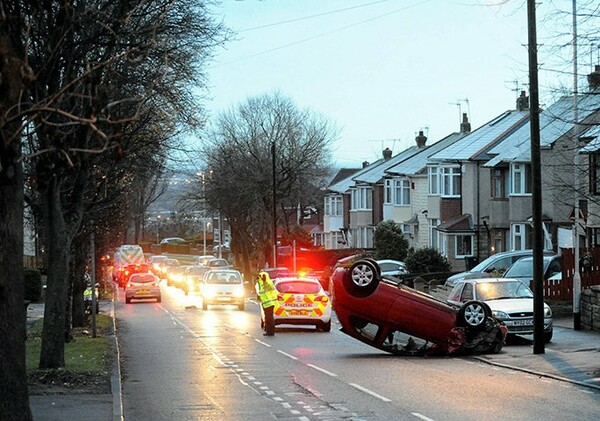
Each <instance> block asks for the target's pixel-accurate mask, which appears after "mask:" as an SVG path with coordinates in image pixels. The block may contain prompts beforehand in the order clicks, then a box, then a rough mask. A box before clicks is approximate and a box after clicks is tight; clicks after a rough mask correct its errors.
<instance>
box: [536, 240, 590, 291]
mask: <svg viewBox="0 0 600 421" xmlns="http://www.w3.org/2000/svg"><path fill="white" fill-rule="evenodd" d="M579 269H580V271H579V273H580V274H581V289H582V290H583V289H586V288H589V287H590V286H592V285H600V248H598V247H595V248H591V249H588V250H584V249H581V250H580V252H579ZM574 273H575V259H574V254H573V249H562V279H556V280H549V279H544V298H545V299H548V300H573V274H574Z"/></svg>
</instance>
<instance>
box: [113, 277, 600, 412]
mask: <svg viewBox="0 0 600 421" xmlns="http://www.w3.org/2000/svg"><path fill="white" fill-rule="evenodd" d="M120 295H121V297H120V301H119V302H118V303H116V316H117V328H118V336H119V341H120V345H121V359H122V373H123V406H124V414H125V420H302V421H306V420H436V421H441V420H461V421H468V420H473V421H481V420H544V421H553V420H556V421H564V420H597V419H598V414H599V413H600V393H598V392H595V391H592V390H588V389H586V388H582V387H579V386H576V385H572V384H569V383H564V382H560V381H556V380H552V379H547V378H538V377H536V376H533V375H530V374H527V373H523V372H519V371H513V370H509V369H504V368H497V367H494V366H491V365H487V364H484V363H481V362H479V361H477V360H475V359H474V358H470V357H461V358H450V357H435V358H433V357H398V356H392V355H389V354H386V353H383V352H381V351H379V350H377V349H374V348H370V347H369V346H367V345H364V344H362V343H360V342H358V341H356V340H354V339H352V338H350V337H348V336H346V335H344V334H342V333H341V332H339V331H338V329H339V325H338V324H337V323H335V320H334V323H333V325H332V331H331V332H328V333H324V332H320V331H316V330H315V329H314V328H313V327H306V328H301V327H278V329H277V332H276V335H275V336H274V337H264V336H262V331H261V329H260V313H259V307H258V305H257V304H256V302H254V301H252V300H248V301H247V305H246V310H245V311H238V310H237V309H236V308H235V307H209V309H208V310H207V311H202V310H201V309H200V302H199V300H197V299H194V298H191V299H190V298H189V297H186V296H185V295H184V294H183V293H182V292H181V291H180V290H178V289H175V288H173V287H163V298H162V303H160V304H158V303H155V302H154V301H147V302H141V301H140V302H134V303H131V304H125V303H124V298H123V295H124V294H122V293H121V294H120ZM194 305H196V307H194ZM556 340H559V338H556ZM503 352H510V346H507V347H505V348H504V350H503Z"/></svg>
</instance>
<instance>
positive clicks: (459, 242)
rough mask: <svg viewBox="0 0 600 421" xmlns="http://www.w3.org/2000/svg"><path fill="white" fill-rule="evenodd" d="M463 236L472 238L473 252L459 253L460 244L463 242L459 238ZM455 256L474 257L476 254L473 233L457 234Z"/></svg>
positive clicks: (471, 247)
mask: <svg viewBox="0 0 600 421" xmlns="http://www.w3.org/2000/svg"><path fill="white" fill-rule="evenodd" d="M462 238H468V239H469V240H470V241H469V242H470V243H471V246H470V249H471V252H470V253H468V254H465V253H461V254H459V253H458V251H459V244H461V243H462V241H459V240H460V239H462ZM454 256H455V257H456V258H457V259H461V258H464V257H473V256H474V254H473V235H472V234H457V235H455V236H454Z"/></svg>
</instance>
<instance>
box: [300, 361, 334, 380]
mask: <svg viewBox="0 0 600 421" xmlns="http://www.w3.org/2000/svg"><path fill="white" fill-rule="evenodd" d="M306 365H307V366H309V367H311V368H314V369H315V370H319V371H320V372H321V373H325V374H327V375H328V376H331V377H337V374H335V373H332V372H331V371H327V370H325V369H324V368H321V367H317V366H316V365H313V364H306Z"/></svg>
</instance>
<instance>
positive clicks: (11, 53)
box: [0, 16, 33, 420]
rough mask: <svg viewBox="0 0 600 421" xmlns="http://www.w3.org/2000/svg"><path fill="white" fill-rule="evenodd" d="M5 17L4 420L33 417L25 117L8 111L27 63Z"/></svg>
mask: <svg viewBox="0 0 600 421" xmlns="http://www.w3.org/2000/svg"><path fill="white" fill-rule="evenodd" d="M3 18H4V16H2V17H0V77H1V81H0V238H1V239H2V245H1V246H0V420H31V419H33V418H32V415H31V409H30V408H29V393H28V390H27V371H26V365H25V336H26V333H27V330H26V320H27V319H26V312H25V305H24V302H25V290H24V281H23V206H24V203H25V202H24V197H23V167H22V165H21V162H20V158H21V138H20V133H19V130H20V129H19V127H20V124H21V121H18V120H17V121H14V123H12V124H7V122H6V116H7V112H8V111H7V110H9V109H11V107H13V106H14V105H15V104H17V103H18V102H19V97H20V96H21V95H22V94H23V90H24V85H23V80H22V70H23V67H21V65H22V61H21V60H19V59H18V58H17V56H16V53H15V49H14V48H13V45H12V43H11V41H10V38H9V36H8V34H10V31H11V28H8V26H7V22H6V20H4V19H3ZM7 28H8V29H7ZM6 31H8V32H6Z"/></svg>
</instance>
